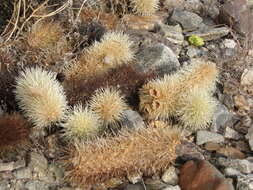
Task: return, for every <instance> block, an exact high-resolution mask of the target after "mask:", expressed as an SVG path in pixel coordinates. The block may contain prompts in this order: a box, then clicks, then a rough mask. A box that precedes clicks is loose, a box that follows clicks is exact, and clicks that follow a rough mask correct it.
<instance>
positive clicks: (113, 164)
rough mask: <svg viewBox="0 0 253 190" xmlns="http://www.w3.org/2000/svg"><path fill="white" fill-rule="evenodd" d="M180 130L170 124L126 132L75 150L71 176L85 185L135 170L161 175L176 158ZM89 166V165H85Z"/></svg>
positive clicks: (77, 182) (70, 163) (90, 185)
mask: <svg viewBox="0 0 253 190" xmlns="http://www.w3.org/2000/svg"><path fill="white" fill-rule="evenodd" d="M180 135H181V134H180V132H179V130H177V129H173V128H171V127H170V126H167V127H165V128H153V127H148V128H144V129H140V130H134V131H122V132H121V134H120V135H118V136H117V137H113V138H112V137H106V138H103V139H99V140H98V141H96V142H88V143H78V144H76V147H75V148H74V149H73V148H72V149H71V150H70V151H71V160H68V162H67V163H66V164H68V165H69V170H70V172H69V174H68V179H70V181H71V182H73V183H75V184H77V185H78V186H80V187H82V188H89V187H92V186H94V185H97V184H101V183H104V182H105V181H106V180H109V179H111V178H114V177H116V178H121V177H125V176H126V175H127V174H131V173H136V172H140V173H144V174H145V175H152V174H160V172H162V171H164V170H166V168H168V167H169V166H170V165H171V163H172V162H173V161H174V160H175V158H176V154H175V149H176V146H177V145H178V144H179V143H180ZM83 166H85V167H83Z"/></svg>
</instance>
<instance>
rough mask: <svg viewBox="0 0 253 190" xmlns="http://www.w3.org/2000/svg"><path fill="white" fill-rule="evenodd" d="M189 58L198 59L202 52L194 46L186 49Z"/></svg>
mask: <svg viewBox="0 0 253 190" xmlns="http://www.w3.org/2000/svg"><path fill="white" fill-rule="evenodd" d="M186 54H187V55H188V56H189V57H190V58H194V57H199V56H201V55H202V54H203V51H202V50H201V49H199V48H198V47H195V46H189V47H187V53H186Z"/></svg>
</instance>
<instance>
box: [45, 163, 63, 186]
mask: <svg viewBox="0 0 253 190" xmlns="http://www.w3.org/2000/svg"><path fill="white" fill-rule="evenodd" d="M48 171H49V172H50V173H52V174H53V176H54V177H53V179H54V178H55V181H56V182H58V183H59V182H60V181H61V180H63V177H64V169H63V168H62V167H60V165H59V164H57V163H56V162H54V163H52V164H50V165H49V168H48Z"/></svg>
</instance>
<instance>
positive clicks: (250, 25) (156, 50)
mask: <svg viewBox="0 0 253 190" xmlns="http://www.w3.org/2000/svg"><path fill="white" fill-rule="evenodd" d="M161 2H162V3H161V11H158V12H157V13H156V16H155V17H154V18H153V19H151V20H146V21H145V20H138V19H137V17H136V18H135V17H133V16H129V17H126V18H125V19H126V20H128V22H127V24H125V26H124V27H125V28H127V30H125V32H126V33H127V34H129V35H130V37H131V39H133V41H134V42H135V43H134V44H135V45H136V48H137V49H138V51H137V53H136V59H137V62H138V63H140V64H139V69H140V71H142V72H144V71H146V70H149V69H155V70H156V71H157V72H158V73H169V72H173V71H175V70H177V69H179V68H180V67H181V66H182V65H187V64H188V63H189V60H191V59H192V58H198V57H202V58H207V59H209V60H212V61H214V62H215V63H216V64H217V66H218V68H219V71H220V78H219V81H218V82H217V90H216V93H215V96H216V97H217V99H218V100H219V105H218V108H217V110H216V112H215V115H214V118H213V122H212V124H211V126H210V128H209V129H206V130H199V131H197V132H194V133H192V132H187V138H186V139H185V140H184V141H183V143H182V145H181V146H180V147H179V148H178V150H177V155H178V157H177V159H176V161H175V163H174V165H173V166H171V167H170V168H169V169H168V170H166V171H165V172H164V174H163V175H161V176H151V177H148V178H146V177H145V178H142V176H140V175H136V176H128V180H121V179H112V180H110V181H109V182H108V184H106V187H107V188H108V189H115V190H116V189H123V190H146V189H147V190H180V189H182V190H203V189H205V190H233V189H236V190H253V125H252V119H253V49H252V48H253V47H252V39H253V9H252V10H251V9H250V8H251V6H252V5H253V2H252V1H250V0H248V1H246V0H235V1H225V0H224V1H221V0H217V1H216V0H203V1H202V0H163V1H161ZM77 5H78V3H77ZM79 5H80V4H79ZM66 12H67V13H69V12H68V11H65V13H66ZM65 13H64V14H65ZM62 14H63V13H62ZM0 16H1V15H0ZM94 30H95V31H99V26H95V29H94ZM94 30H93V31H94ZM79 32H80V31H79ZM77 33H78V32H77ZM95 33H96V32H95ZM191 34H196V35H198V36H200V37H202V38H203V39H204V41H205V44H204V46H201V47H196V46H193V45H191V44H189V42H188V41H187V37H188V36H190V35H191ZM79 35H80V33H79ZM85 35H86V37H87V33H86V34H85ZM96 35H98V32H97V33H96ZM0 40H2V41H4V38H0ZM2 48H4V47H2ZM68 57H69V54H68V55H65V57H64V59H66V60H68ZM21 58H22V57H21ZM66 60H64V61H66ZM64 61H63V60H61V61H59V64H58V65H53V66H52V69H53V70H57V69H58V66H59V65H60V64H63V63H64ZM21 62H22V61H20V62H19V64H21ZM161 65H163V67H161ZM0 82H1V81H0ZM5 111H6V110H5V107H4V106H3V107H2V111H1V112H5ZM142 123H143V118H142V116H141V115H139V113H138V112H136V111H132V110H129V111H127V113H126V124H127V125H131V126H133V127H134V126H138V125H140V124H142ZM38 135H42V136H44V138H43V140H41V139H40V140H38V139H37V138H36V137H37V136H38ZM31 138H32V139H34V141H33V145H32V147H31V148H30V149H29V151H21V152H19V153H10V154H8V155H7V156H6V157H5V158H2V160H1V159H0V190H74V189H76V190H77V189H78V190H79V188H73V187H71V186H70V185H69V184H67V183H66V181H65V179H64V176H65V171H64V166H63V165H62V163H61V162H60V161H58V160H59V157H60V156H61V155H60V154H61V153H60V151H59V146H57V143H58V142H57V139H58V134H57V133H54V132H52V133H51V134H50V135H47V134H37V131H36V129H35V130H34V131H33V133H32V137H31Z"/></svg>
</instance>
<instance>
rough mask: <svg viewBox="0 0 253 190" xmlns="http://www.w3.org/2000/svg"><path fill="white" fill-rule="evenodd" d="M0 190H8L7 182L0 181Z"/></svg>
mask: <svg viewBox="0 0 253 190" xmlns="http://www.w3.org/2000/svg"><path fill="white" fill-rule="evenodd" d="M0 190H10V184H9V182H8V181H6V180H4V181H1V180H0Z"/></svg>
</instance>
